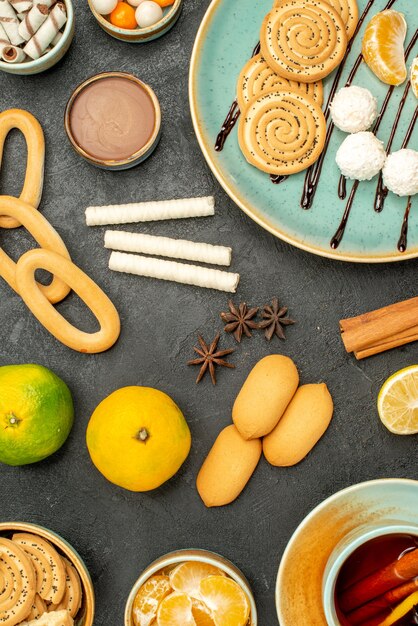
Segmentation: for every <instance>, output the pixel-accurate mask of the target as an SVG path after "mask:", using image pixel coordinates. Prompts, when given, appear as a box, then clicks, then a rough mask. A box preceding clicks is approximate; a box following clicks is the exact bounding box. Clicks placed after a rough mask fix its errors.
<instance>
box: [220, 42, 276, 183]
mask: <svg viewBox="0 0 418 626" xmlns="http://www.w3.org/2000/svg"><path fill="white" fill-rule="evenodd" d="M259 52H260V42H258V44H257V45H256V47H255V48H254V50H253V53H252V55H251V57H255V55H256V54H258V53H259ZM240 113H241V111H240V110H239V106H238V100H237V99H236V98H235V100H234V101H233V103H232V104H231V108H230V109H229V111H228V115H227V116H226V118H225V120H224V122H223V124H222V126H221V130H220V131H219V133H218V136H217V137H216V141H215V150H216V152H221V150H223V147H224V145H225V141H226V140H227V139H228V137H229V135H230V133H231V131H232V129H233V128H234V126H235V124H236V123H237V121H238V118H239V116H240ZM273 182H275V181H273Z"/></svg>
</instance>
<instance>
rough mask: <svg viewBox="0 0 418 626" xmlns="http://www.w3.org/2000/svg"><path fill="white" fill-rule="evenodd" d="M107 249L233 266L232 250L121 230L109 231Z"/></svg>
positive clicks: (106, 236)
mask: <svg viewBox="0 0 418 626" xmlns="http://www.w3.org/2000/svg"><path fill="white" fill-rule="evenodd" d="M105 248H110V249H111V250H120V251H124V252H140V253H142V254H150V255H155V256H165V257H170V258H172V259H186V260H188V261H199V262H200V263H209V264H210V265H231V253H232V251H231V248H226V247H225V246H213V245H211V244H209V243H195V242H194V241H186V240H185V239H171V238H170V237H155V236H153V235H143V234H140V233H127V232H125V231H119V230H107V231H106V233H105Z"/></svg>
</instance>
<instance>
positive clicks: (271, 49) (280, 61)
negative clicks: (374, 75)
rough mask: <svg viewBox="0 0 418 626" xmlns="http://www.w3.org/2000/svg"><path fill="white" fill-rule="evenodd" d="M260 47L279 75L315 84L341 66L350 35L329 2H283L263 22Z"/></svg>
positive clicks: (320, 0) (311, 0) (323, 0)
mask: <svg viewBox="0 0 418 626" xmlns="http://www.w3.org/2000/svg"><path fill="white" fill-rule="evenodd" d="M260 45H261V54H262V55H263V58H264V59H265V60H266V61H267V63H268V64H269V66H270V67H271V68H272V69H273V70H274V71H275V72H276V74H279V76H283V77H284V78H288V79H290V80H295V81H301V82H304V83H313V82H315V81H318V80H320V79H322V78H325V76H328V74H330V73H331V72H332V71H333V70H334V69H335V68H336V67H337V65H339V64H340V63H341V61H342V59H343V56H344V54H345V51H346V49H347V35H346V29H345V25H344V23H343V21H342V19H341V17H340V15H339V14H338V13H337V11H336V10H335V9H334V8H333V7H332V6H331V5H330V4H328V2H327V1H326V0H281V2H280V4H279V5H278V6H277V7H276V8H274V9H272V10H271V11H270V13H268V14H267V15H266V17H265V19H264V22H263V25H262V27H261V33H260Z"/></svg>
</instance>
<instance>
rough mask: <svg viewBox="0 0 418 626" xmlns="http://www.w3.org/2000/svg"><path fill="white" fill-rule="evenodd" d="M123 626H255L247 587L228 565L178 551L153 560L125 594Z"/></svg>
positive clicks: (199, 553)
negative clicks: (126, 597) (126, 596)
mask: <svg viewBox="0 0 418 626" xmlns="http://www.w3.org/2000/svg"><path fill="white" fill-rule="evenodd" d="M124 623H125V626H257V609H256V606H255V602H254V597H253V594H252V592H251V589H250V585H249V583H248V581H247V580H246V578H245V576H244V575H243V574H242V572H241V571H240V570H239V569H238V568H237V567H236V566H235V565H233V564H232V563H231V562H230V561H228V560H227V559H225V558H223V557H222V556H219V555H218V554H215V553H214V552H209V551H207V550H179V551H177V552H170V553H169V554H166V555H165V556H162V557H160V558H159V559H157V561H154V563H152V564H151V565H149V566H148V567H147V569H146V570H145V571H144V572H143V573H142V574H141V576H140V577H139V578H138V580H137V581H136V583H135V584H134V586H133V588H132V591H131V593H130V595H129V598H128V601H127V603H126V609H125V622H124Z"/></svg>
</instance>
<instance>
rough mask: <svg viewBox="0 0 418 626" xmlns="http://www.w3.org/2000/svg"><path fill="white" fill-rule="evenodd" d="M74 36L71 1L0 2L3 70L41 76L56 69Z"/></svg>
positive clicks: (0, 61)
mask: <svg viewBox="0 0 418 626" xmlns="http://www.w3.org/2000/svg"><path fill="white" fill-rule="evenodd" d="M73 37H74V9H73V4H72V1H71V0H58V1H57V0H44V1H42V3H40V4H38V3H37V2H35V1H34V0H18V1H17V2H13V4H12V3H11V2H9V0H2V2H1V3H0V70H2V71H3V72H7V73H9V74H20V75H23V76H24V75H28V74H39V73H40V72H44V71H45V70H48V69H50V68H51V67H53V66H54V65H55V64H56V63H58V61H60V60H61V59H62V57H63V56H64V55H65V53H66V52H67V50H68V48H69V47H70V45H71V42H72V40H73Z"/></svg>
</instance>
